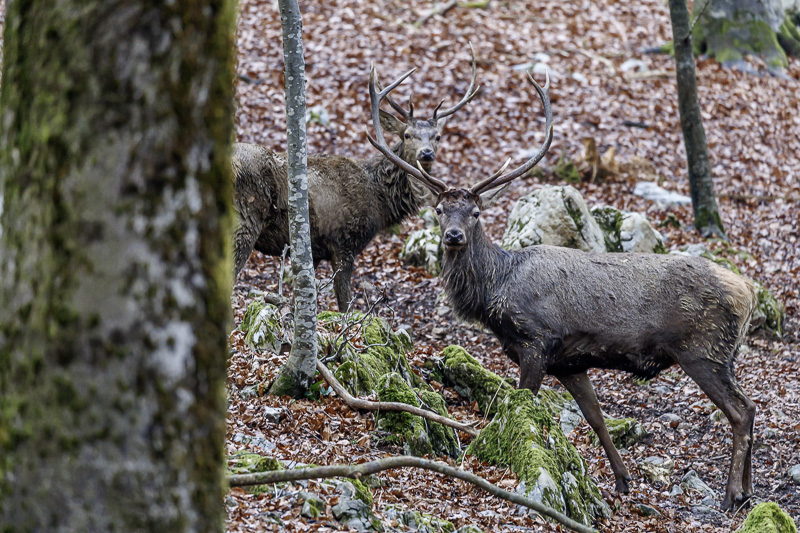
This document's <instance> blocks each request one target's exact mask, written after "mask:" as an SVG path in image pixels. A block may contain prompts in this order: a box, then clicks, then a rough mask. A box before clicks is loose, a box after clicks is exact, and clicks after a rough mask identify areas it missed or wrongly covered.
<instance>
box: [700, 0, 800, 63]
mask: <svg viewBox="0 0 800 533" xmlns="http://www.w3.org/2000/svg"><path fill="white" fill-rule="evenodd" d="M692 18H693V19H696V20H697V24H695V26H694V29H693V40H694V47H695V54H701V53H703V54H708V55H710V56H712V57H715V58H716V59H717V60H718V61H719V62H721V63H722V64H723V65H725V66H732V67H738V68H742V69H744V70H752V68H751V67H750V66H749V65H748V64H747V63H746V62H745V61H744V60H743V57H744V56H745V55H748V54H751V55H757V56H761V57H762V58H763V59H764V61H765V62H766V64H767V67H768V68H769V69H770V71H771V72H773V73H783V71H784V69H785V68H786V67H787V66H788V62H787V59H786V56H787V54H788V55H792V56H796V57H800V0H695V2H694V6H693V8H692Z"/></svg>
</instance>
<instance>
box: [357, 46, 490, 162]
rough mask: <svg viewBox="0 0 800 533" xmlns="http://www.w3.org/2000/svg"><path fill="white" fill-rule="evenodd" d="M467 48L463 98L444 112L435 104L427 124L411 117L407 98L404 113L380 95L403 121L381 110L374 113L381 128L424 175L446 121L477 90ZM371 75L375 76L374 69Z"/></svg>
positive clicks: (392, 102)
mask: <svg viewBox="0 0 800 533" xmlns="http://www.w3.org/2000/svg"><path fill="white" fill-rule="evenodd" d="M469 47H470V51H471V52H472V79H471V81H470V84H469V87H468V88H467V92H466V93H465V94H464V97H463V98H462V99H461V101H460V102H458V103H457V104H456V105H454V106H453V107H449V108H447V109H441V107H442V104H443V103H444V100H442V101H441V102H439V105H437V106H436V109H434V110H433V116H432V117H431V118H429V119H427V120H423V119H419V118H415V117H414V103H413V102H412V99H411V98H410V97H409V99H408V109H405V108H403V106H401V105H400V104H398V103H397V102H396V101H395V100H393V99H392V98H391V97H390V96H389V95H388V92H386V94H385V95H384V96H385V98H386V101H387V102H389V105H390V106H392V109H394V110H395V111H396V112H397V113H398V114H399V115H400V116H401V117H403V119H402V120H401V119H399V118H397V117H396V116H394V115H392V114H391V113H389V112H387V111H384V110H383V109H379V110H378V113H379V118H380V126H381V128H382V129H383V130H385V131H388V132H390V133H394V134H395V135H397V136H399V137H400V139H401V140H402V141H403V144H402V152H401V157H402V158H403V159H404V160H405V161H408V162H412V163H413V162H419V164H420V165H421V166H422V168H424V169H425V170H426V171H430V170H431V167H432V165H433V162H434V160H435V159H436V150H437V148H438V147H439V140H440V139H441V136H442V131H443V130H444V127H445V124H446V123H447V117H449V116H450V115H452V114H453V113H455V112H456V111H458V110H459V109H461V108H462V107H464V106H465V105H467V104H468V103H469V102H471V101H472V99H473V98H475V95H476V94H478V90H479V89H480V87H475V79H476V77H477V68H476V63H475V50H474V49H473V48H472V43H470V45H469ZM414 70H415V69H412V70H410V71H409V72H407V73H406V74H404V75H403V76H401V77H400V78H399V80H398V82H401V81H403V80H404V79H406V78H407V77H408V76H409V75H411V73H412V72H414ZM372 72H375V70H374V68H373V69H372ZM374 76H375V83H376V84H377V86H378V88H379V90H380V89H381V84H380V81H379V80H378V75H377V73H375V74H374ZM398 82H395V83H394V84H392V87H396V86H397V83H398Z"/></svg>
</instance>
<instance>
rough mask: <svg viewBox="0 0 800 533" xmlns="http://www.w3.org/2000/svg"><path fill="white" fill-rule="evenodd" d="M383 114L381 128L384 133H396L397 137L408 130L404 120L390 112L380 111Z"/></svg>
mask: <svg viewBox="0 0 800 533" xmlns="http://www.w3.org/2000/svg"><path fill="white" fill-rule="evenodd" d="M380 114H381V128H383V131H388V132H390V133H394V134H395V135H402V134H403V132H404V131H405V129H406V125H405V124H404V123H403V121H402V120H400V119H399V118H397V117H396V116H394V115H392V114H391V113H389V112H388V111H384V110H383V109H381V110H380Z"/></svg>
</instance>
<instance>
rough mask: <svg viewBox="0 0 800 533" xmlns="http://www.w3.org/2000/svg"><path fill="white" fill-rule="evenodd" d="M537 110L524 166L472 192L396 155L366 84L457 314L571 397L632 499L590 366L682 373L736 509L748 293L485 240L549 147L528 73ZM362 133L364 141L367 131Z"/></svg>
mask: <svg viewBox="0 0 800 533" xmlns="http://www.w3.org/2000/svg"><path fill="white" fill-rule="evenodd" d="M529 79H530V81H531V83H533V85H534V87H535V88H536V91H537V92H538V94H539V97H540V98H541V100H542V104H543V106H544V110H545V116H546V126H545V129H546V138H545V142H544V144H543V145H542V147H541V149H540V150H539V151H538V153H537V154H535V155H534V156H533V157H532V158H531V159H529V160H528V161H526V162H525V163H524V164H523V165H521V166H520V167H518V168H516V169H515V170H512V171H510V172H508V173H505V174H504V172H505V169H506V167H507V166H508V162H507V163H506V164H505V165H504V166H503V168H501V169H500V170H499V171H498V172H496V173H495V174H493V175H491V176H489V177H488V178H486V179H485V180H483V181H481V182H480V183H478V184H477V185H474V186H472V187H470V188H469V189H453V188H449V187H447V186H446V185H445V184H444V183H443V182H442V181H440V180H438V179H436V178H434V177H432V176H431V175H430V174H428V173H427V172H426V171H425V170H424V169H422V168H421V167H419V166H418V167H417V168H414V167H413V166H412V165H410V164H409V163H408V162H406V161H403V160H401V159H400V158H398V157H396V156H394V155H392V153H391V150H390V149H389V148H388V146H387V145H386V142H385V140H384V138H383V134H382V132H381V128H380V123H379V120H378V115H377V113H378V106H379V105H380V101H381V99H382V98H384V97H386V95H387V94H388V91H389V90H390V88H387V89H386V90H385V91H381V92H380V93H379V92H378V91H377V89H376V87H375V74H374V69H373V73H372V76H371V77H370V87H369V89H370V101H371V104H372V123H373V126H374V128H375V132H376V139H373V138H372V137H369V140H370V142H371V143H372V144H373V146H375V147H376V148H377V149H378V150H380V151H381V152H382V153H383V154H384V155H385V156H386V157H387V158H388V159H389V160H391V161H392V163H394V164H395V165H397V166H398V167H399V168H402V169H403V170H405V171H406V172H407V173H408V174H409V175H410V176H412V177H414V179H416V180H417V181H419V182H420V183H422V184H424V185H425V186H427V187H428V188H429V189H430V190H431V192H432V193H433V194H434V195H435V196H436V198H437V200H436V204H435V205H436V214H437V215H438V218H439V223H440V225H441V230H442V236H443V239H442V240H443V243H444V255H443V260H442V280H443V282H444V288H445V292H446V294H447V297H448V299H449V301H450V305H451V307H452V308H453V310H454V311H455V312H456V313H457V314H458V315H460V316H461V317H462V318H464V319H467V320H470V321H476V322H479V323H481V324H483V325H484V326H486V327H487V328H489V329H490V330H491V331H492V332H493V333H494V334H495V335H496V336H497V338H498V340H499V341H500V343H501V344H502V346H503V351H504V352H505V353H506V355H507V356H508V357H509V358H510V359H511V360H513V361H514V362H515V363H517V364H518V365H519V368H520V374H521V378H520V386H521V387H526V388H528V389H530V390H531V391H533V393H534V394H536V393H537V392H538V391H539V387H540V386H541V384H542V379H543V378H544V376H545V374H549V375H553V376H555V377H556V378H558V380H559V381H560V382H561V383H562V384H564V386H565V387H566V388H567V390H568V391H569V392H570V393H571V394H572V396H573V397H574V398H575V401H576V402H577V403H578V406H579V407H580V409H581V411H582V412H583V415H584V417H586V421H587V422H588V423H589V425H590V426H591V427H592V429H593V430H594V432H595V433H596V434H597V436H598V437H599V440H600V443H601V444H602V446H603V448H604V450H605V452H606V455H607V457H608V459H609V461H610V463H611V468H612V470H613V471H614V476H615V478H616V489H617V491H619V492H628V481H629V480H630V479H631V478H630V475H629V473H628V470H627V468H626V467H625V465H624V463H623V462H622V458H621V457H620V455H619V453H618V452H617V450H616V448H615V447H614V444H613V443H612V441H611V437H610V436H609V433H608V430H607V428H606V425H605V421H604V419H603V413H602V411H601V410H600V405H599V403H598V401H597V398H596V396H595V392H594V389H593V387H592V384H591V383H590V381H589V378H588V376H587V373H586V372H587V370H589V369H590V368H610V369H618V370H624V371H627V372H631V373H632V374H634V375H636V376H640V377H643V378H646V379H651V378H654V377H656V376H657V375H658V374H659V372H661V371H662V370H664V369H666V368H668V367H670V366H672V365H676V364H677V365H679V366H680V367H681V368H682V369H683V370H684V372H686V374H688V375H689V377H691V378H692V379H693V380H694V381H695V383H697V385H699V387H700V388H701V389H702V390H703V392H705V393H706V395H708V397H709V398H710V399H711V401H712V402H714V404H715V405H716V406H717V407H719V408H720V409H721V410H722V412H723V413H725V416H726V417H727V418H728V421H729V422H730V424H731V426H732V428H733V453H732V459H731V465H730V471H729V475H728V483H727V487H726V490H725V498H724V499H723V501H722V507H723V509H733V508H735V507H736V506H738V505H739V504H740V503H742V502H743V501H745V500H747V499H748V498H749V497H750V496H751V495H752V492H753V479H752V472H751V455H752V449H753V422H754V418H755V411H756V407H755V404H754V403H753V402H752V401H751V400H750V399H749V398H748V397H747V396H746V395H745V393H744V392H743V391H742V389H741V387H740V386H739V384H738V383H737V381H736V377H735V375H734V372H733V363H734V359H735V356H736V353H737V349H738V347H739V345H740V343H741V342H742V339H743V338H744V335H745V333H746V332H747V325H748V323H749V321H750V317H751V314H752V312H753V309H754V308H755V305H756V293H755V287H754V285H753V283H752V282H750V281H749V280H746V279H744V278H742V277H740V276H738V275H736V274H734V273H732V272H730V271H729V270H727V269H725V268H722V267H720V266H719V265H717V264H715V263H713V262H711V261H708V260H706V259H703V258H699V257H685V256H680V255H659V254H634V253H630V254H606V253H588V252H582V251H580V250H573V249H568V248H558V247H554V246H545V245H540V246H532V247H529V248H525V249H523V250H518V251H513V252H509V251H506V250H503V249H501V248H500V247H499V246H497V245H495V244H492V243H491V242H490V241H489V239H488V238H487V237H486V235H485V234H484V231H483V227H482V226H481V222H480V216H481V211H482V210H483V209H485V208H486V207H488V206H490V205H491V204H492V203H494V201H495V200H496V199H497V198H498V197H499V196H500V194H502V192H503V191H504V189H505V187H504V185H507V184H509V183H510V182H511V181H512V180H514V179H516V178H518V177H520V176H522V175H524V174H525V173H526V172H528V171H529V170H530V169H531V168H533V167H534V166H535V165H536V164H537V163H538V162H539V160H541V159H542V158H543V157H544V155H545V153H546V152H547V150H548V148H549V147H550V143H551V141H552V139H553V116H552V111H551V109H550V97H549V87H550V80H549V77H548V80H547V83H546V84H545V86H544V88H541V87H540V86H539V85H538V84H537V83H536V82H535V81H534V80H533V78H531V77H530V75H529ZM368 136H369V134H368Z"/></svg>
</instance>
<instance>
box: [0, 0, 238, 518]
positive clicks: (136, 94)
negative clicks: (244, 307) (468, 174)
mask: <svg viewBox="0 0 800 533" xmlns="http://www.w3.org/2000/svg"><path fill="white" fill-rule="evenodd" d="M234 21H235V9H234V4H233V2H229V1H227V0H219V1H215V0H200V1H196V2H187V1H183V2H174V3H171V4H169V5H165V4H160V3H152V2H141V1H133V2H131V1H124V2H123V1H121V0H103V1H102V2H100V1H90V2H86V1H80V2H78V1H75V0H59V1H41V2H30V1H23V0H10V1H8V3H7V9H6V27H5V34H4V43H3V45H4V58H3V84H2V87H1V88H0V112H1V113H2V116H3V117H4V121H3V129H2V133H1V139H2V142H0V187H2V193H1V194H0V195H2V196H3V197H4V209H3V213H2V221H1V222H0V225H2V227H3V233H2V239H1V240H0V300H2V301H3V305H2V306H0V390H2V395H0V458H1V459H0V523H2V524H3V526H4V529H6V530H19V531H28V530H41V531H45V530H47V531H50V530H63V531H70V530H71V531H108V530H125V531H135V530H145V529H146V530H158V531H190V530H191V531H214V530H220V529H221V525H222V516H223V509H222V485H223V478H222V472H223V471H222V462H223V461H222V449H223V438H224V422H225V419H224V408H225V400H224V380H225V364H226V353H227V330H228V324H229V314H230V301H229V295H230V288H231V287H230V284H231V279H230V272H231V270H232V267H231V265H230V257H231V256H232V251H231V246H230V242H229V238H228V237H227V236H228V235H230V234H231V233H232V227H233V224H232V222H233V218H232V210H231V209H230V208H229V207H228V206H230V205H231V204H232V200H231V178H230V175H229V173H230V163H229V144H230V139H231V135H232V126H233V121H232V99H233V94H232V87H231V79H232V77H233V68H232V67H233V32H234ZM178 73H179V74H180V75H179V76H178ZM176 481H177V482H176ZM31 502H35V505H31Z"/></svg>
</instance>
